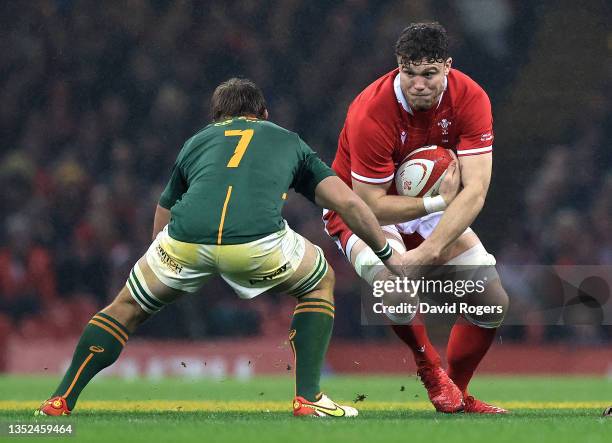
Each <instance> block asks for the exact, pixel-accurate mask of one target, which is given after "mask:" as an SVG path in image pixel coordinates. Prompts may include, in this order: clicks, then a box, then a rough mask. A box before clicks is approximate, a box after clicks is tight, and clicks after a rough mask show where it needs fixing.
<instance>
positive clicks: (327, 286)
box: [306, 264, 336, 304]
mask: <svg viewBox="0 0 612 443" xmlns="http://www.w3.org/2000/svg"><path fill="white" fill-rule="evenodd" d="M335 284H336V274H335V273H334V270H333V268H332V267H331V266H329V264H328V266H327V272H326V273H325V275H324V276H323V278H322V279H321V281H320V282H319V284H318V285H317V294H316V298H320V299H322V300H326V301H328V302H330V303H332V304H333V303H334V285H335ZM306 297H309V295H308V294H307V295H306Z"/></svg>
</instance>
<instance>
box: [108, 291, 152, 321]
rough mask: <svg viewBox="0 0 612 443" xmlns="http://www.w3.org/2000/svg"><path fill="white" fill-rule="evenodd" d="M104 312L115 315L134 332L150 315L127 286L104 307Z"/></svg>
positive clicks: (115, 317) (114, 316)
mask: <svg viewBox="0 0 612 443" xmlns="http://www.w3.org/2000/svg"><path fill="white" fill-rule="evenodd" d="M102 312H104V313H105V314H108V315H110V316H111V317H113V318H114V319H115V320H117V321H118V322H119V323H121V324H122V325H124V326H125V327H126V328H127V329H128V331H130V332H134V330H135V329H136V328H137V327H138V325H140V324H141V323H142V322H144V321H145V320H146V319H147V318H149V316H150V315H149V314H148V313H146V312H145V311H144V310H143V309H142V308H141V307H140V305H139V304H138V303H137V302H136V300H134V298H133V297H132V296H131V294H130V292H129V291H128V289H127V287H125V286H124V287H123V289H121V291H119V294H117V297H115V299H114V300H113V302H112V303H111V304H110V305H108V306H107V307H106V308H104V309H103V310H102Z"/></svg>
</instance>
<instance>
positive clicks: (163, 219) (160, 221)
mask: <svg viewBox="0 0 612 443" xmlns="http://www.w3.org/2000/svg"><path fill="white" fill-rule="evenodd" d="M169 222H170V210H169V209H166V208H164V207H162V206H159V205H157V207H156V208H155V218H154V219H153V239H155V237H157V234H159V233H160V232H161V230H162V229H164V226H166V225H167V224H168V223H169Z"/></svg>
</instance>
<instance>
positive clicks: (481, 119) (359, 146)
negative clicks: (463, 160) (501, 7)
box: [332, 69, 493, 193]
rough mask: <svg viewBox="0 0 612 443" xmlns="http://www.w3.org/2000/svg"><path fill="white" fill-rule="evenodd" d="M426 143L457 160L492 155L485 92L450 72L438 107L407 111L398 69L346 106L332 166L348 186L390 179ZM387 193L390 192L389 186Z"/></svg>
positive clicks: (489, 120)
mask: <svg viewBox="0 0 612 443" xmlns="http://www.w3.org/2000/svg"><path fill="white" fill-rule="evenodd" d="M425 145H439V146H443V147H445V148H449V149H452V150H453V151H455V153H456V154H457V155H458V156H464V155H478V154H485V153H489V152H491V151H492V146H493V117H492V114H491V103H490V101H489V97H488V96H487V94H486V93H485V91H484V90H483V89H482V88H481V87H480V86H479V85H478V84H477V83H476V82H475V81H474V80H472V79H471V78H470V77H468V76H467V75H465V74H463V73H462V72H460V71H458V70H456V69H451V70H450V73H449V75H448V76H447V80H446V88H445V90H444V92H443V93H442V96H441V97H440V101H439V102H438V105H437V106H435V105H434V106H433V107H432V109H430V110H428V111H414V112H413V111H412V110H411V109H410V107H409V105H408V103H407V102H406V99H405V97H404V95H403V94H402V92H401V90H400V85H399V69H394V70H393V71H391V72H389V73H387V74H385V75H383V76H382V77H380V78H379V79H378V80H376V81H375V82H373V83H372V84H370V85H369V86H368V87H367V88H365V89H364V90H363V91H362V92H361V94H359V95H358V96H357V98H355V100H354V101H353V102H352V103H351V105H350V107H349V110H348V113H347V116H346V120H345V122H344V127H343V128H342V132H341V133H340V138H339V140H338V151H337V152H336V157H335V159H334V162H333V164H332V168H333V169H334V171H336V173H337V174H338V176H339V177H340V178H341V179H342V180H343V181H344V182H345V183H346V184H348V185H349V186H351V178H354V179H356V180H359V181H361V182H365V183H372V184H380V183H387V182H389V181H391V180H392V179H393V177H394V175H395V171H396V169H397V167H398V166H399V164H401V162H402V160H403V159H404V158H405V157H406V156H407V155H408V154H409V153H410V152H412V151H413V150H415V149H418V148H420V147H422V146H425ZM389 191H390V193H395V187H394V186H391V187H390V189H389Z"/></svg>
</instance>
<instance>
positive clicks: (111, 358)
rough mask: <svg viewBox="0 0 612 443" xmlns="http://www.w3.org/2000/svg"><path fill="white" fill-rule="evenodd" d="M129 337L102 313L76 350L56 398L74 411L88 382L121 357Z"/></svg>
mask: <svg viewBox="0 0 612 443" xmlns="http://www.w3.org/2000/svg"><path fill="white" fill-rule="evenodd" d="M128 335H129V333H128V330H127V329H126V328H125V326H123V325H122V324H121V323H119V322H118V321H117V320H115V319H114V318H113V317H111V316H110V315H107V314H104V313H102V312H98V313H97V314H96V315H94V316H93V318H92V319H91V320H90V321H89V323H88V324H87V326H86V327H85V330H84V331H83V334H82V335H81V339H80V340H79V343H78V344H77V347H76V349H75V350H74V355H73V356H72V363H71V364H70V367H69V368H68V371H66V374H65V375H64V378H63V379H62V381H61V383H60V385H59V386H58V387H57V389H56V390H55V392H54V393H53V397H55V396H61V397H64V398H65V399H66V403H67V404H68V408H69V409H71V410H72V409H73V408H74V405H75V404H76V402H77V398H78V397H79V395H80V394H81V391H82V390H83V388H85V386H86V385H87V383H89V381H90V380H91V379H92V378H93V377H94V376H95V375H96V374H97V373H98V372H100V371H101V370H102V369H104V368H106V367H107V366H110V365H112V364H113V363H114V362H115V361H116V360H117V358H119V354H121V351H122V350H123V346H125V342H126V341H127V340H128Z"/></svg>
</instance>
